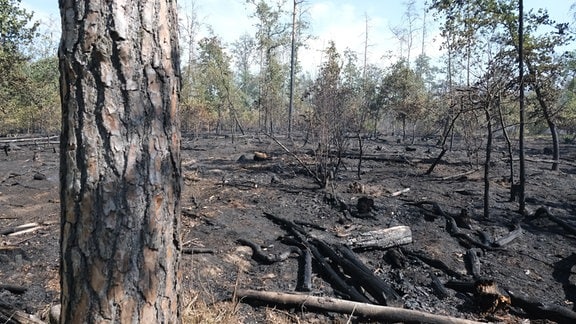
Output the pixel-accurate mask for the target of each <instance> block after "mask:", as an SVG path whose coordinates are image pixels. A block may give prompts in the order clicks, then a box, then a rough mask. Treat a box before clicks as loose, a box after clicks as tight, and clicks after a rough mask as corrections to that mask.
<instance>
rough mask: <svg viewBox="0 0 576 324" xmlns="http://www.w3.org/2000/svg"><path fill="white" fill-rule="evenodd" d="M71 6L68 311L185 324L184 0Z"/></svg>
mask: <svg viewBox="0 0 576 324" xmlns="http://www.w3.org/2000/svg"><path fill="white" fill-rule="evenodd" d="M59 4H60V13H61V17H62V27H63V32H62V41H61V43H60V49H59V57H60V73H61V79H60V86H61V98H62V132H61V139H60V185H61V189H60V198H61V238H60V244H61V263H60V276H61V279H60V280H61V303H62V309H61V318H60V321H61V323H179V322H180V316H179V315H180V314H179V312H180V298H179V289H180V274H179V272H178V266H179V260H180V249H181V247H180V244H181V242H180V234H179V228H180V221H179V215H180V204H179V200H180V192H181V167H180V124H179V123H180V119H179V111H178V92H179V87H180V71H179V57H178V53H179V49H178V37H177V36H178V35H177V27H178V20H177V14H176V2H175V1H169V0H155V1H152V0H139V1H80V0H60V1H59Z"/></svg>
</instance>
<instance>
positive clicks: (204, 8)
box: [22, 0, 576, 67]
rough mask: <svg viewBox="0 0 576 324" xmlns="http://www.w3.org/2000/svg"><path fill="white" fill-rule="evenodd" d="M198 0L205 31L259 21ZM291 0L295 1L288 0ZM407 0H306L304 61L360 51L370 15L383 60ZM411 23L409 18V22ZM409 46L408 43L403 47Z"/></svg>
mask: <svg viewBox="0 0 576 324" xmlns="http://www.w3.org/2000/svg"><path fill="white" fill-rule="evenodd" d="M192 2H194V3H195V7H196V8H197V9H198V18H199V19H200V22H201V24H202V29H201V35H200V36H205V35H208V33H209V31H208V30H209V28H211V29H212V30H213V31H214V34H216V35H218V36H220V37H221V38H222V39H223V40H224V42H226V43H231V42H234V41H235V40H236V39H238V37H240V36H241V35H242V34H243V33H249V34H253V29H252V26H253V25H254V21H253V20H251V19H250V18H249V17H248V16H249V15H250V13H251V9H250V8H248V7H247V6H246V4H245V2H246V1H245V0H180V1H179V2H178V4H179V5H180V6H181V7H183V10H182V11H181V12H180V18H181V19H182V18H184V17H185V16H186V15H189V13H188V11H187V10H189V9H187V8H190V4H191V3H192ZM287 2H291V1H287ZM406 2H407V1H404V0H307V1H306V4H305V6H306V7H307V9H308V12H309V15H310V17H311V25H312V26H311V30H310V33H311V34H313V35H315V36H316V39H314V40H312V41H311V42H310V50H309V51H307V52H305V53H302V54H301V56H300V59H301V61H302V63H303V65H304V66H305V67H306V66H309V67H313V66H318V65H319V64H320V63H321V61H322V57H321V50H322V49H324V48H325V47H326V46H327V44H328V42H329V41H330V40H334V41H335V42H336V45H337V47H338V49H339V50H340V51H342V50H344V49H345V48H347V47H348V48H351V49H353V50H355V51H357V52H362V51H363V44H364V35H365V19H366V17H368V26H369V29H368V37H369V41H368V43H369V45H370V47H369V52H368V61H369V62H371V63H374V62H377V61H382V57H383V56H386V55H387V54H388V53H392V54H393V55H396V56H397V55H399V53H400V45H399V41H398V40H397V38H396V37H395V36H394V34H393V33H392V31H391V30H392V29H393V28H395V27H401V26H403V21H405V20H406V19H405V16H404V13H405V12H406V5H405V3H406ZM574 3H576V0H552V1H542V0H524V7H525V8H526V9H529V8H539V7H544V8H546V9H547V10H548V11H549V13H550V15H551V17H552V18H554V19H556V20H557V21H559V22H571V21H573V17H572V15H571V11H570V6H571V5H572V4H574ZM22 5H23V6H24V7H25V8H27V9H29V10H32V11H34V12H35V13H36V16H37V19H41V20H43V21H46V20H49V19H50V18H51V19H52V20H53V21H55V22H56V23H58V21H59V12H58V1H57V0H22ZM423 6H424V0H416V6H415V7H416V13H417V14H418V15H419V16H420V17H422V14H423ZM421 24H422V23H421V20H419V21H417V22H416V28H419V27H420V26H421ZM427 25H428V27H427V30H428V31H427V37H426V42H425V49H426V52H427V54H428V55H430V56H433V57H434V56H437V55H438V49H439V40H436V41H435V39H438V35H437V29H436V28H435V26H436V24H435V22H434V21H433V20H432V17H429V16H428V17H427ZM404 27H406V24H404ZM421 44H422V40H421V32H418V33H417V35H416V36H415V40H414V46H413V49H412V51H411V52H412V53H413V54H414V55H416V54H418V53H420V52H421ZM404 50H405V49H404Z"/></svg>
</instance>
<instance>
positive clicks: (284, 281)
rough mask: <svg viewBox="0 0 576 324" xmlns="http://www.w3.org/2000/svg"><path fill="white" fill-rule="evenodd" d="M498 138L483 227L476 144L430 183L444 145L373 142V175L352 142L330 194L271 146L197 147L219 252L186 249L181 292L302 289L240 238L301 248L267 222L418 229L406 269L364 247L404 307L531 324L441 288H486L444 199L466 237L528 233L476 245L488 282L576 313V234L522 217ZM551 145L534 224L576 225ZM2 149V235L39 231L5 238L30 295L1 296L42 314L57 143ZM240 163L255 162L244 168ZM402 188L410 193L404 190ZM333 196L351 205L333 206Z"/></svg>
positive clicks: (192, 207)
mask: <svg viewBox="0 0 576 324" xmlns="http://www.w3.org/2000/svg"><path fill="white" fill-rule="evenodd" d="M279 140H280V141H281V142H282V143H284V144H285V145H286V147H287V148H288V149H289V150H291V151H292V152H293V153H295V154H296V155H297V156H298V157H300V158H301V159H302V160H303V161H304V162H311V161H313V158H312V157H311V156H310V155H308V154H307V153H309V151H310V149H311V148H312V147H309V146H302V142H301V141H298V140H296V141H295V142H292V141H288V140H286V139H279ZM496 142H497V143H496V147H495V149H494V152H493V169H492V172H491V175H490V183H491V196H490V203H491V209H490V217H489V218H484V216H483V169H482V168H481V166H479V165H478V164H477V162H478V161H477V159H479V161H482V159H483V156H482V155H481V154H480V156H474V155H471V156H468V155H467V153H466V152H467V150H465V149H464V146H465V144H464V143H460V144H459V145H456V146H455V147H454V149H453V150H452V151H450V152H447V153H446V155H445V157H444V158H443V160H442V162H441V163H440V164H439V165H438V166H437V167H436V168H435V170H434V172H433V173H432V174H431V175H424V173H425V172H426V170H427V169H428V168H429V167H430V164H431V163H432V162H433V161H434V159H435V158H436V156H437V155H438V154H439V152H440V149H439V148H438V147H436V146H435V145H434V142H433V141H432V140H430V141H428V142H426V141H417V142H416V143H415V144H402V143H397V141H396V139H395V138H392V137H387V138H380V139H378V140H366V141H365V148H364V153H365V155H366V157H367V159H365V160H364V161H363V163H362V169H361V179H358V178H357V172H356V171H357V170H356V165H357V161H358V160H357V159H356V158H354V154H357V153H358V152H357V150H356V149H355V148H354V145H352V146H351V148H350V150H349V152H348V153H349V157H348V158H344V159H343V167H344V168H343V169H342V170H341V171H340V172H339V173H338V174H337V175H336V179H335V180H334V181H331V182H330V184H329V186H328V187H327V188H326V189H318V186H317V185H316V184H315V183H314V181H313V180H312V178H311V177H310V176H309V175H307V173H306V171H305V169H304V168H303V167H302V166H301V165H300V164H299V163H298V162H297V161H296V159H295V158H294V157H293V156H292V155H291V154H288V153H286V152H285V151H284V150H283V149H282V148H280V147H279V146H278V145H277V144H276V143H275V142H274V141H273V140H271V139H270V138H268V137H265V136H243V137H236V138H233V137H228V136H214V135H206V136H203V137H199V138H185V140H184V141H183V147H182V153H183V154H182V156H183V161H182V170H183V175H184V190H183V193H182V201H181V204H182V223H183V226H182V230H183V231H182V236H183V242H184V244H185V245H184V247H185V248H189V249H197V250H200V251H201V252H210V253H195V254H183V256H182V263H181V271H182V273H183V278H184V282H183V291H182V293H183V294H192V293H198V292H200V296H201V297H202V298H205V299H206V300H207V302H209V303H211V302H217V301H221V300H227V299H230V298H231V297H232V295H233V292H234V289H235V288H243V289H254V290H266V291H278V292H294V291H295V289H296V288H297V284H298V275H297V274H298V273H299V265H300V263H299V259H298V258H297V257H296V255H292V256H291V257H289V258H288V259H287V260H285V261H282V262H277V263H273V264H263V263H261V262H258V261H257V260H255V259H254V258H253V257H252V249H251V248H249V247H248V246H245V245H243V244H240V243H239V242H238V240H239V239H243V240H249V241H251V242H254V243H256V244H257V245H259V246H261V247H262V248H263V249H264V251H265V252H266V253H270V254H277V253H281V252H284V251H287V250H288V249H289V246H288V245H286V244H285V242H284V241H282V240H281V238H285V237H287V236H288V235H289V233H287V232H286V230H285V229H284V228H282V227H281V226H279V225H278V224H275V223H274V222H272V221H271V220H270V219H269V218H267V217H265V213H269V214H272V215H275V216H277V217H281V218H284V219H286V220H292V221H298V222H301V223H305V224H307V225H306V226H305V228H306V229H307V230H308V231H309V233H310V235H311V236H314V237H320V238H322V239H323V240H325V241H326V242H329V243H335V244H342V243H346V241H347V239H348V238H349V237H350V236H354V235H357V234H358V233H362V232H367V231H371V230H375V229H380V228H390V227H393V226H398V225H405V226H409V227H410V229H411V232H412V243H410V244H405V245H403V246H401V247H397V248H394V249H395V250H396V251H399V252H400V253H401V254H403V255H404V256H406V263H405V264H404V266H403V267H397V266H393V265H392V264H391V262H390V259H389V256H388V254H389V250H390V249H377V248H372V249H367V250H358V251H356V254H357V255H358V257H359V258H360V259H361V260H362V261H363V262H364V263H365V264H366V265H367V267H368V268H369V269H371V271H372V272H373V273H374V274H376V275H377V276H378V277H379V278H381V279H382V280H383V281H384V282H385V283H387V284H389V285H390V286H391V287H392V288H393V289H394V290H395V291H396V292H397V293H398V294H399V295H400V296H401V298H402V299H401V303H402V306H403V307H404V308H408V309H415V310H421V311H425V312H429V313H433V314H441V315H448V316H454V317H459V318H466V319H472V320H478V321H503V322H511V323H514V322H518V323H520V322H522V320H523V319H525V318H528V316H527V315H526V314H523V312H522V310H521V309H518V308H515V307H512V308H510V309H505V310H503V311H502V310H500V311H498V312H496V313H486V312H481V311H480V310H479V309H478V305H476V303H475V300H474V298H473V297H472V295H471V294H470V293H466V292H462V291H457V290H454V289H448V292H449V296H447V297H441V296H440V295H439V293H438V292H437V291H436V290H435V289H434V288H433V285H432V278H433V277H436V278H438V279H439V281H440V282H442V283H447V282H449V281H454V280H456V279H457V280H459V281H466V280H469V281H473V280H474V278H473V277H472V275H471V271H470V269H469V267H467V266H466V263H465V255H466V253H467V250H468V248H470V246H466V244H463V243H462V241H461V240H459V239H458V238H457V237H455V236H454V235H451V234H450V233H449V231H448V229H447V222H446V218H445V217H442V216H440V215H436V214H435V211H434V210H433V209H432V208H431V205H430V204H424V205H420V206H419V203H421V202H424V201H425V202H434V203H437V204H438V206H440V207H441V208H442V210H443V211H444V212H446V213H447V214H450V215H458V214H460V213H461V211H462V210H463V209H464V210H466V211H467V213H468V215H469V216H470V228H462V229H461V231H462V232H463V233H465V234H467V235H468V237H471V238H473V239H477V240H478V241H481V239H482V237H488V238H489V240H492V241H495V240H497V239H499V238H501V237H504V236H506V235H507V234H508V233H510V231H512V230H514V229H517V228H518V226H520V227H521V228H522V235H520V236H519V237H518V238H516V239H514V240H513V241H512V242H511V243H509V244H507V245H505V246H504V247H502V248H499V249H482V248H477V249H476V251H477V255H478V258H479V260H480V264H479V265H480V275H481V277H482V278H488V279H492V280H493V281H494V282H495V283H497V284H498V286H499V287H500V288H501V289H502V290H510V291H513V292H514V293H518V294H522V295H525V296H528V297H530V298H534V299H536V300H539V301H541V302H544V303H549V304H551V305H558V306H562V307H565V308H567V309H573V308H574V302H576V286H575V284H576V277H575V275H576V266H575V265H576V244H575V241H576V236H574V235H573V234H570V233H569V232H568V231H567V230H566V229H565V228H564V227H562V226H560V225H558V223H557V222H553V221H552V220H551V219H550V218H547V217H541V218H538V219H529V218H526V217H524V216H523V215H521V214H519V213H518V212H517V210H518V203H517V202H510V201H509V200H510V199H509V197H510V193H509V186H510V184H509V183H508V182H507V181H505V179H506V178H507V176H508V164H507V162H506V156H505V154H504V153H505V152H506V149H505V146H504V143H503V142H500V141H496ZM548 146H549V141H548V140H547V139H532V140H530V141H529V142H528V144H527V147H528V150H527V157H528V162H527V191H526V201H527V210H528V215H533V214H534V212H535V211H536V210H537V209H538V208H540V207H545V208H546V209H547V211H548V212H549V214H550V215H553V216H554V217H556V218H557V219H559V220H561V221H563V222H565V223H566V224H568V225H572V226H576V164H575V163H574V161H576V146H575V145H574V144H562V146H561V150H562V156H561V158H562V162H563V163H562V164H561V165H560V171H551V170H550V166H551V165H550V163H549V162H548V161H546V160H547V159H549V158H550V157H549V156H548V155H545V154H544V152H545V148H546V147H548ZM407 148H408V149H407ZM254 152H265V153H266V154H267V155H268V156H269V158H268V159H266V160H264V161H254V160H253V156H254ZM1 153H2V155H1V156H0V231H1V230H3V229H8V228H11V227H14V226H18V225H22V224H27V223H32V222H37V223H40V227H38V228H36V229H35V230H33V231H31V232H28V233H22V234H20V235H16V236H7V235H0V285H12V286H21V287H25V288H27V290H26V292H24V293H22V294H15V293H13V292H10V291H8V290H6V289H0V304H2V303H4V304H8V305H11V306H13V307H15V308H17V309H20V310H22V311H25V312H28V313H31V314H39V315H40V314H42V313H43V312H45V311H46V310H47V309H48V307H49V306H50V305H51V304H56V303H58V299H59V292H58V291H59V279H58V266H59V260H58V258H59V250H58V244H59V207H60V206H59V189H58V186H59V183H58V153H55V152H54V150H53V147H51V146H20V147H19V149H17V150H12V151H10V152H9V154H8V155H5V154H4V153H3V152H1ZM242 155H244V158H245V159H240V157H241V156H242ZM239 159H240V161H239ZM480 163H481V162H480ZM517 163H518V162H517V161H515V165H516V167H517ZM473 170H476V171H473ZM459 175H460V176H459ZM407 188H409V190H406V189H407ZM359 189H361V190H359ZM402 189H405V191H404V192H403V193H401V194H398V195H395V196H394V195H393V193H396V192H398V191H400V190H402ZM334 197H336V198H338V199H339V200H340V201H341V202H343V203H344V204H345V205H346V207H347V208H342V204H334V203H333V202H334V200H333V199H331V198H334ZM361 197H369V198H372V199H373V200H374V208H373V209H372V211H371V212H370V213H369V215H362V217H358V215H356V203H357V201H358V199H359V198H361ZM202 249H204V251H203V250H202ZM418 256H421V257H418ZM426 260H427V261H426ZM430 260H435V261H439V263H438V262H436V263H435V262H430ZM439 264H441V265H443V266H441V265H439ZM444 266H445V267H447V268H448V269H449V271H447V270H446V269H445V268H444ZM314 270H318V269H317V267H315V268H314ZM325 279H326V278H325V276H324V275H322V274H320V273H318V271H314V275H313V278H312V291H311V292H309V294H311V295H314V296H332V297H339V296H340V294H339V292H338V291H335V290H334V288H333V286H332V285H331V284H330V283H329V282H328V281H327V280H325ZM265 307H266V306H265V305H262V304H261V303H244V302H242V303H240V304H239V306H238V311H237V315H238V318H240V319H242V320H243V321H244V322H246V323H257V322H266V316H264V315H263V314H264V309H265ZM268 307H270V308H274V306H273V305H269V306H268ZM282 311H283V312H287V313H289V314H291V316H293V317H292V318H293V319H294V321H295V322H300V323H320V322H335V323H340V322H342V323H345V322H346V321H347V320H348V318H349V315H346V314H344V315H341V314H335V313H329V312H319V311H312V310H309V311H303V310H302V309H300V308H295V309H291V308H284V309H283V310H282ZM354 320H355V321H360V322H363V321H368V319H358V318H355V319H354Z"/></svg>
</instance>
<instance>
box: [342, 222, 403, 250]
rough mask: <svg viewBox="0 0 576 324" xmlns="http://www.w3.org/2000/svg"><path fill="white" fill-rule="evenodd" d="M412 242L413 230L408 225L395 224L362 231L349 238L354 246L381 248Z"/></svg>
mask: <svg viewBox="0 0 576 324" xmlns="http://www.w3.org/2000/svg"><path fill="white" fill-rule="evenodd" d="M409 243H412V230H411V229H410V227H408V226H394V227H390V228H382V229H377V230H374V231H369V232H364V233H360V234H358V235H356V236H354V237H351V238H349V239H348V241H347V244H348V245H349V246H351V247H352V248H369V247H377V248H381V249H385V248H389V247H392V246H398V245H404V244H409Z"/></svg>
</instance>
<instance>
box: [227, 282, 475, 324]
mask: <svg viewBox="0 0 576 324" xmlns="http://www.w3.org/2000/svg"><path fill="white" fill-rule="evenodd" d="M235 295H236V296H237V297H238V298H240V300H247V299H255V300H260V301H264V302H269V303H274V304H275V305H298V306H299V308H305V307H309V308H315V309H320V310H325V311H330V312H338V313H343V314H353V315H355V316H362V317H365V318H369V319H372V320H382V321H386V322H402V323H434V324H448V323H451V324H476V323H480V322H476V321H471V320H466V319H460V318H456V317H449V316H442V315H434V314H429V313H425V312H421V311H417V310H410V309H404V308H397V307H390V306H380V305H372V304H366V303H359V302H353V301H349V300H342V299H336V298H329V297H316V296H309V295H296V294H286V293H280V292H267V291H256V290H246V289H239V290H237V291H236V292H235Z"/></svg>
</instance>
